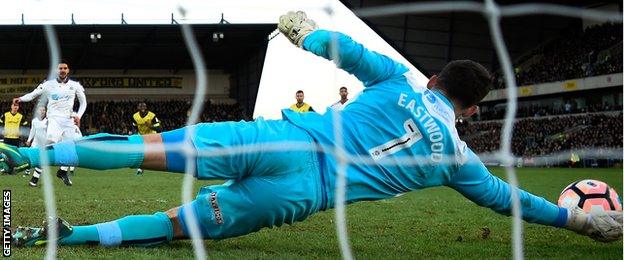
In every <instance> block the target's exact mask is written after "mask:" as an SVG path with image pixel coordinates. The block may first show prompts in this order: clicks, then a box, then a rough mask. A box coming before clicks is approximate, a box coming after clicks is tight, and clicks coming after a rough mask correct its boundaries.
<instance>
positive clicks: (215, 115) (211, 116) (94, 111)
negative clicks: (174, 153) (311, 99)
mask: <svg viewBox="0 0 624 260" xmlns="http://www.w3.org/2000/svg"><path fill="white" fill-rule="evenodd" d="M137 103H138V101H97V102H90V103H89V105H88V106H87V111H86V112H85V114H84V116H83V118H82V125H81V130H82V132H83V133H84V134H86V135H88V134H93V133H98V132H99V133H112V134H128V133H132V131H133V130H132V121H131V117H132V114H134V113H135V112H136V107H137ZM146 104H147V108H148V110H150V111H152V112H154V113H155V114H156V116H157V117H158V118H159V119H160V120H161V121H162V124H163V130H164V131H167V130H171V129H176V128H180V127H183V126H184V125H185V123H186V119H187V117H188V115H187V111H189V110H190V108H191V102H190V101H181V100H169V101H148V102H146ZM10 105H11V103H10V102H9V101H3V102H0V107H2V108H4V107H10ZM20 109H21V111H22V113H23V114H24V115H26V117H27V118H28V120H32V106H31V105H30V104H28V105H22V106H21V108H20ZM249 119H250V117H249V116H248V115H246V113H244V112H243V109H242V108H241V106H240V105H239V104H238V103H237V104H232V105H228V104H210V103H209V102H206V103H205V104H204V110H203V113H202V115H201V118H200V121H201V122H222V121H239V120H249ZM27 133H28V132H26V134H27Z"/></svg>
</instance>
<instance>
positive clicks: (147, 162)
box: [0, 120, 314, 179]
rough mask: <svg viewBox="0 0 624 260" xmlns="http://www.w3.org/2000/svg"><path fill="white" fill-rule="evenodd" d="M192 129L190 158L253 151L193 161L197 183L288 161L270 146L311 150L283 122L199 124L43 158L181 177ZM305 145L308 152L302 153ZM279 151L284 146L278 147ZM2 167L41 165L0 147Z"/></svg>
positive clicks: (34, 157) (32, 153) (58, 148)
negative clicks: (250, 148)
mask: <svg viewBox="0 0 624 260" xmlns="http://www.w3.org/2000/svg"><path fill="white" fill-rule="evenodd" d="M189 128H191V129H192V130H193V131H192V132H193V135H192V136H191V137H190V138H189V139H190V140H191V150H190V152H191V153H192V154H194V153H200V152H206V153H211V152H215V151H216V150H217V149H221V148H233V149H238V150H241V149H242V148H244V147H245V146H246V145H255V147H254V148H255V150H254V151H251V152H245V151H242V152H241V151H238V152H237V154H234V153H235V152H231V153H222V154H214V155H211V156H209V157H206V156H199V158H197V159H195V162H196V166H197V177H198V178H200V179H240V178H243V177H246V176H248V175H250V174H256V175H263V174H267V172H266V171H264V172H263V171H261V169H272V168H273V167H272V166H271V164H273V163H274V162H280V161H288V160H289V159H288V158H289V157H290V156H291V155H292V154H291V153H289V151H286V152H283V151H271V150H269V151H267V150H266V149H264V147H265V146H271V144H272V143H273V142H280V141H289V142H294V144H295V145H297V146H296V147H297V149H298V150H305V149H310V148H313V145H314V142H313V140H312V139H311V138H310V136H309V135H308V134H307V133H306V132H305V131H304V130H302V129H300V128H298V127H296V126H294V125H292V124H291V123H289V122H287V121H283V120H278V121H264V120H256V121H254V122H224V123H209V124H198V125H195V126H190V127H185V128H181V129H177V130H173V131H169V132H164V133H161V134H153V135H144V136H141V135H131V136H123V135H110V134H97V135H93V136H89V137H86V138H83V139H80V140H76V141H73V140H71V141H64V142H60V143H56V144H53V145H49V146H47V147H46V149H45V152H46V153H47V155H48V158H49V160H50V164H51V165H65V166H80V167H85V168H91V169H98V170H105V169H117V168H126V167H129V168H143V169H149V170H160V171H170V172H185V170H186V158H187V157H186V155H185V153H184V152H183V151H184V150H183V149H181V148H183V146H182V145H183V141H184V140H185V137H186V136H185V135H186V133H187V129H189ZM306 145H309V147H306ZM282 146H283V144H282ZM0 153H1V154H2V156H4V158H5V160H3V161H1V162H0V163H2V162H4V163H5V164H8V165H9V167H12V169H16V170H23V169H25V168H28V166H34V167H38V166H40V165H41V159H40V153H39V149H38V148H15V147H12V146H8V145H0ZM267 154H269V155H273V157H272V159H271V160H261V159H260V158H262V156H263V155H267ZM0 166H1V165H0Z"/></svg>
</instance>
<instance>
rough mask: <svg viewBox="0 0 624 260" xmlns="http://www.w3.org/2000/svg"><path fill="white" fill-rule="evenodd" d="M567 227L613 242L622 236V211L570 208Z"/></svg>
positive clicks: (603, 240) (593, 237)
mask: <svg viewBox="0 0 624 260" xmlns="http://www.w3.org/2000/svg"><path fill="white" fill-rule="evenodd" d="M565 227H566V228H567V229H569V230H572V231H575V232H576V233H579V234H581V235H585V236H589V237H591V238H592V239H594V240H597V241H600V242H612V241H615V240H618V239H620V238H621V237H622V212H620V211H607V212H598V213H586V212H585V211H583V210H582V209H581V208H579V207H575V208H569V209H568V221H567V223H566V225H565Z"/></svg>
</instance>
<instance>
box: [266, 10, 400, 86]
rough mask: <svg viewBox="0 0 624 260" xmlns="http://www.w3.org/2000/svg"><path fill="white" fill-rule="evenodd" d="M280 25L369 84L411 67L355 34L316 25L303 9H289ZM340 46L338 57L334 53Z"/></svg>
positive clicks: (299, 41) (298, 42)
mask: <svg viewBox="0 0 624 260" xmlns="http://www.w3.org/2000/svg"><path fill="white" fill-rule="evenodd" d="M278 28H279V29H280V31H281V32H282V33H283V34H284V35H285V36H286V37H287V38H288V39H289V40H290V41H291V42H293V43H294V44H296V45H297V46H299V47H302V48H303V49H305V50H307V51H310V52H312V53H314V54H316V55H318V56H321V57H323V58H325V59H328V60H333V61H334V62H335V63H336V65H337V66H338V67H339V68H341V69H343V70H345V71H347V72H349V73H351V74H353V75H355V76H356V77H357V78H358V79H359V80H360V81H362V82H363V83H364V86H365V87H369V86H372V85H375V84H377V83H379V82H382V81H385V80H388V79H391V78H393V77H397V76H401V75H403V74H404V73H405V72H407V71H408V68H407V67H406V66H405V65H403V64H401V63H398V62H396V61H395V60H393V59H391V58H389V57H387V56H385V55H382V54H379V53H377V52H374V51H370V50H368V49H366V48H365V47H364V46H363V45H362V44H360V43H357V42H355V41H354V40H353V39H351V37H349V36H347V35H345V34H342V33H339V32H331V31H326V30H320V29H317V28H316V24H315V23H314V21H312V20H310V19H308V18H307V17H306V15H305V13H303V12H296V13H295V12H288V14H286V15H283V16H281V17H280V21H279V25H278ZM334 46H335V47H336V48H337V49H335V50H336V51H335V53H336V54H337V57H333V56H332V52H333V50H334V49H333V47H334Z"/></svg>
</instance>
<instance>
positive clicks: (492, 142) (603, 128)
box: [457, 112, 622, 157]
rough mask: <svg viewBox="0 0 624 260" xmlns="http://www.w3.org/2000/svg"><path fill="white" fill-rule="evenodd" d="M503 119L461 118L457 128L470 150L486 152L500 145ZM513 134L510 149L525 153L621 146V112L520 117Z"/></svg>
mask: <svg viewBox="0 0 624 260" xmlns="http://www.w3.org/2000/svg"><path fill="white" fill-rule="evenodd" d="M502 123H503V121H502V120H500V121H489V122H463V123H461V124H458V126H457V129H458V132H459V134H460V136H461V137H462V140H464V141H465V142H466V143H467V144H468V146H469V147H470V148H471V149H472V150H473V151H475V152H476V153H489V152H494V151H497V150H498V149H499V148H500V137H501V128H502ZM512 136H513V137H512V152H513V153H514V154H515V155H517V156H524V157H531V156H543V155H549V154H552V153H556V152H559V151H566V150H572V149H583V148H593V149H600V148H622V113H621V112H619V113H617V112H616V113H612V114H605V113H597V114H580V115H568V116H557V117H547V118H537V119H533V118H528V119H519V120H517V121H516V122H515V124H514V130H513V135H512Z"/></svg>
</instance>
